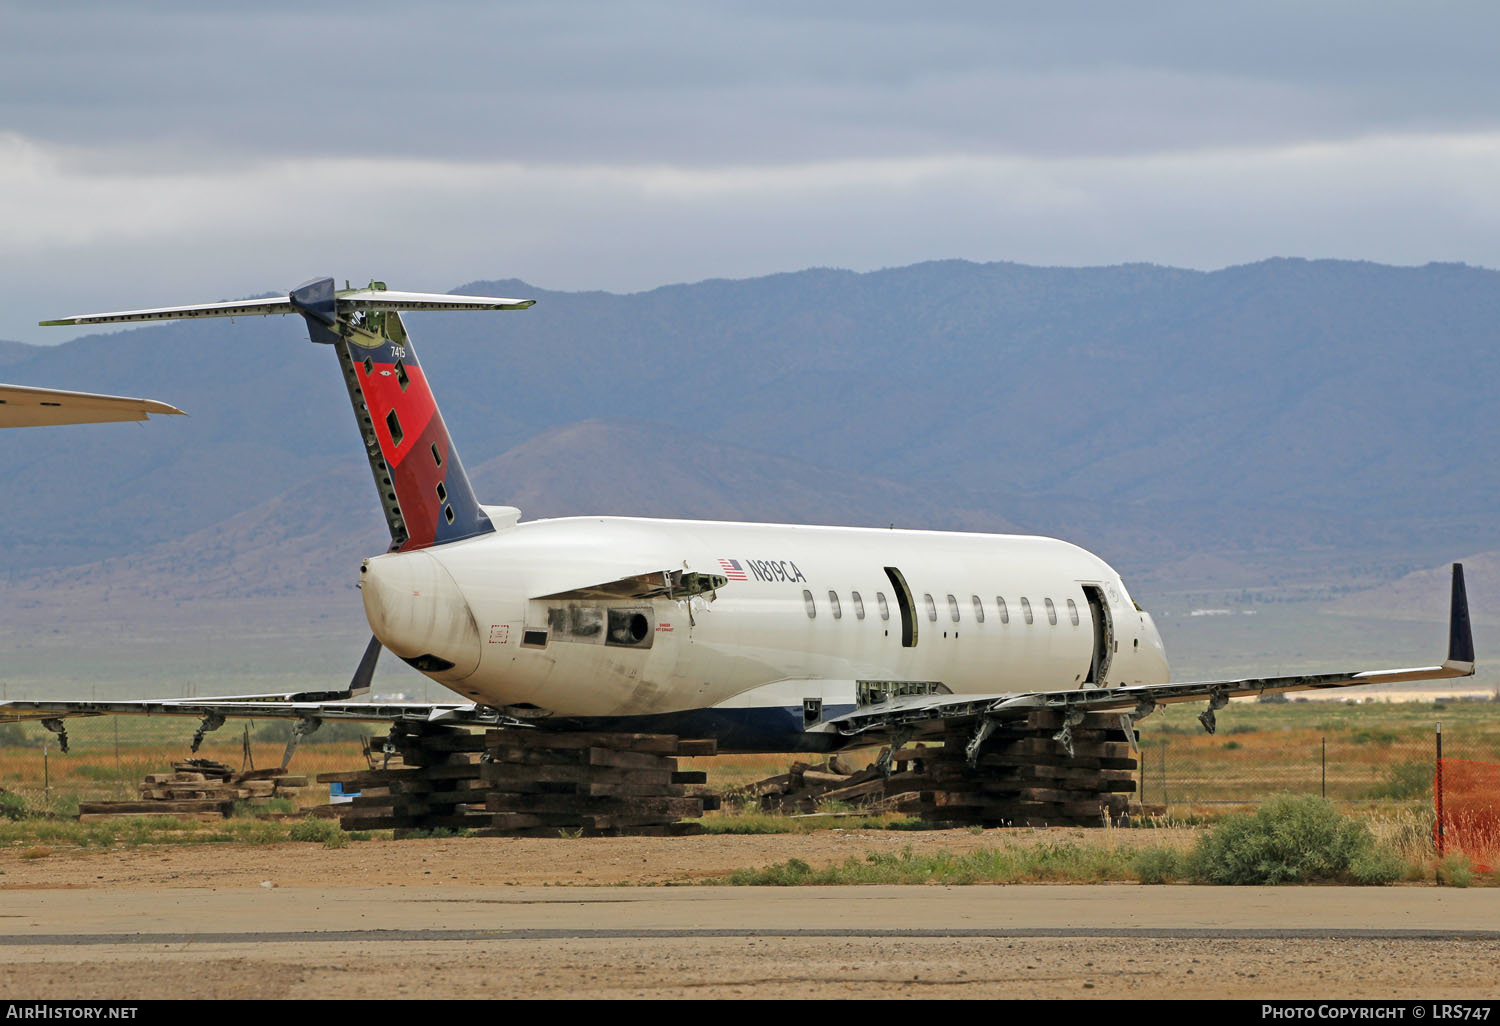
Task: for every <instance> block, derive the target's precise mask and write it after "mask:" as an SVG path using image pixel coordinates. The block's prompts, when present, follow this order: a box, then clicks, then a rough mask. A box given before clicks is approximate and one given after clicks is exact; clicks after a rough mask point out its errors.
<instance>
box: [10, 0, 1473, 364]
mask: <svg viewBox="0 0 1500 1026" xmlns="http://www.w3.org/2000/svg"><path fill="white" fill-rule="evenodd" d="M0 26H3V31H0V272H3V273H0V310H3V314H0V338H11V339H19V340H23V341H29V342H42V341H62V340H65V339H66V338H69V337H72V336H73V334H74V332H72V331H71V330H70V329H57V328H53V329H39V328H37V327H36V326H35V325H36V322H37V321H38V320H40V319H42V318H45V317H56V316H62V315H67V314H74V313H84V312H94V311H97V310H105V309H118V308H122V307H132V306H143V305H165V304H173V303H184V302H195V301H204V300H212V299H220V298H231V297H236V296H242V295H248V294H253V293H259V292H266V291H271V290H285V289H287V288H290V287H292V286H294V285H296V284H297V283H299V282H301V281H303V280H305V279H307V278H311V277H315V276H319V275H323V274H330V275H333V276H334V277H336V278H339V279H343V278H351V279H366V278H369V277H380V278H384V279H386V280H387V281H389V282H390V283H391V284H392V286H393V287H400V288H408V289H414V290H432V291H440V290H446V289H449V288H452V287H454V286H456V285H458V284H460V283H463V282H467V281H472V280H475V279H490V278H509V277H517V278H524V279H526V280H527V281H529V282H532V283H533V284H535V285H537V286H540V287H545V288H552V289H585V288H602V289H608V290H611V291H622V292H624V291H636V290H641V289H648V288H652V287H654V286H657V285H663V284H668V283H673V282H683V281H697V280H701V279H703V278H712V277H747V276H751V275H757V274H765V273H770V272H775V271H787V270H798V269H801V268H805V267H810V266H837V267H848V268H853V269H856V270H869V269H873V268H877V267H887V266H898V265H903V264H909V263H914V262H917V261H920V260H929V259H940V258H949V257H962V258H967V259H970V260H979V261H988V260H1015V261H1019V262H1023V263H1033V264H1064V265H1075V266H1082V265H1099V264H1113V263H1121V262H1126V261H1150V262H1153V263H1162V264H1171V265H1175V266H1181V267H1196V268H1204V269H1209V268H1217V267H1223V266H1227V265H1231V264H1238V263H1247V262H1250V261H1255V260H1260V259H1263V258H1266V257H1271V256H1306V257H1344V258H1355V259H1367V260H1376V261H1381V262H1386V263H1395V264H1422V263H1426V262H1428V261H1432V260H1440V261H1465V262H1468V263H1472V264H1481V265H1484V266H1488V267H1500V71H1497V70H1496V62H1495V57H1494V54H1495V51H1496V45H1497V43H1496V40H1497V39H1500V5H1496V4H1494V3H1492V2H1472V3H1445V2H1442V0H1436V2H1428V3H1424V4H1414V3H1408V2H1402V3H1389V2H1380V0H1359V2H1337V0H1318V2H1315V3H1308V2H1306V0H1299V2H1296V3H1280V2H1274V0H1258V2H1256V3H1242V4H1237V5H1233V6H1232V7H1231V5H1227V4H1217V3H1203V2H1202V0H1194V2H1183V3H1170V2H1157V3H1131V4H1122V3H1119V2H1117V0H1114V2H1098V3H1094V2H1081V0H1080V2H1056V0H1054V2H1037V3H1013V4H996V3H993V2H989V3H973V4H967V3H941V2H926V3H910V2H907V3H885V2H879V0H860V2H858V3H825V4H818V3H809V2H798V3H791V2H788V3H773V2H755V3H751V2H744V3H712V2H705V0H697V2H685V3H618V2H614V3H585V2H580V3H568V2H562V0H548V2H546V3H530V2H517V3H507V4H499V3H487V4H474V5H470V4H462V3H435V2H421V3H418V2H415V0H408V2H404V3H400V4H397V3H385V2H381V0H360V2H359V3H349V4H342V3H324V4H310V3H308V2H307V0H299V2H295V3H292V2H286V3H282V2H264V0H262V2H257V3H255V4H240V3H221V4H217V5H204V4H200V3H188V2H183V3H170V2H159V3H131V4H121V3H118V2H109V3H97V4H94V3H86V2H81V0H70V2H69V3H67V4H63V5H58V4H52V3H30V2H16V0H0Z"/></svg>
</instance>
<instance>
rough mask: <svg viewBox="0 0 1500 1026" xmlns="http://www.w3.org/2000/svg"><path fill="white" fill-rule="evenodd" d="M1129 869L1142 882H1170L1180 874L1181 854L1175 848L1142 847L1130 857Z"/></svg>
mask: <svg viewBox="0 0 1500 1026" xmlns="http://www.w3.org/2000/svg"><path fill="white" fill-rule="evenodd" d="M1130 870H1131V872H1133V873H1134V874H1135V878H1136V879H1137V880H1139V881H1140V882H1141V883H1143V884H1164V883H1171V882H1172V881H1173V880H1175V879H1177V878H1178V877H1179V876H1181V875H1182V855H1181V853H1179V852H1178V851H1177V849H1175V848H1142V849H1141V850H1140V851H1138V852H1136V853H1135V855H1134V856H1132V857H1131V859H1130Z"/></svg>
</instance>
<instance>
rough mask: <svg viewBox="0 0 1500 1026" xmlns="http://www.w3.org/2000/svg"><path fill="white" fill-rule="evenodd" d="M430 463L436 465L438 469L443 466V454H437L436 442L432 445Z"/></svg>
mask: <svg viewBox="0 0 1500 1026" xmlns="http://www.w3.org/2000/svg"><path fill="white" fill-rule="evenodd" d="M432 462H434V463H436V464H437V465H438V466H440V467H441V466H442V465H443V454H442V453H440V452H438V447H437V443H436V442H433V443H432Z"/></svg>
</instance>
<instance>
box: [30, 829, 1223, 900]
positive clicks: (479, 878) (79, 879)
mask: <svg viewBox="0 0 1500 1026" xmlns="http://www.w3.org/2000/svg"><path fill="white" fill-rule="evenodd" d="M1192 836H1193V833H1192V831H1191V830H1114V831H1110V833H1109V840H1110V841H1112V842H1113V843H1117V844H1120V845H1122V846H1125V845H1128V846H1132V847H1134V846H1140V845H1162V844H1181V845H1186V844H1187V843H1188V841H1189V840H1190V839H1191V837H1192ZM1068 840H1076V841H1080V842H1090V843H1098V842H1099V841H1100V840H1101V832H1100V831H1098V830H1082V829H1077V830H1061V829H1053V830H1009V831H995V830H991V831H987V832H985V833H972V832H970V831H968V830H922V831H901V830H818V831H815V832H813V833H808V834H749V835H745V834H715V835H700V836H697V837H580V838H540V839H528V838H477V837H471V838H450V839H439V840H408V841H357V842H354V843H352V844H350V845H349V846H348V847H346V848H332V849H329V848H324V847H322V845H320V844H280V845H264V846H259V847H255V846H250V845H238V844H234V845H231V844H195V845H184V846H169V845H160V846H150V847H140V848H122V849H118V850H112V851H99V850H90V849H69V848H62V847H59V848H57V849H54V850H53V852H52V854H48V855H45V856H44V857H41V858H26V857H24V855H25V850H22V851H20V852H17V851H6V852H3V853H0V890H10V889H17V888H27V887H153V886H181V885H183V884H192V883H200V884H204V885H212V886H216V887H254V886H257V885H259V884H260V883H261V882H262V881H271V882H272V883H274V884H277V885H279V886H296V885H298V884H299V883H332V882H336V881H338V880H339V879H341V878H346V877H348V876H349V875H350V874H351V873H352V874H354V875H355V877H357V879H358V880H359V882H360V883H361V884H379V885H385V886H400V885H403V884H407V885H410V884H444V883H463V884H492V885H506V884H513V885H527V886H540V885H542V884H549V885H552V886H557V885H565V884H664V883H673V882H688V881H696V880H705V879H710V878H713V877H719V876H724V875H725V874H727V873H730V872H732V871H734V870H736V869H745V868H749V867H751V866H765V865H769V864H771V863H775V862H783V861H785V860H786V859H789V858H800V859H802V860H803V861H805V862H807V863H808V864H810V865H812V866H824V865H832V864H835V863H840V862H843V861H844V860H845V859H847V858H850V857H851V856H852V857H855V858H863V857H864V856H865V855H866V854H867V853H869V852H880V853H892V854H899V853H900V852H901V851H902V850H904V849H905V848H907V847H911V848H912V849H913V850H914V851H916V852H919V853H920V852H937V851H950V852H955V853H957V852H964V851H970V850H973V849H975V848H986V847H994V846H996V845H997V844H1002V843H1014V844H1026V843H1040V842H1043V841H1045V842H1047V843H1053V844H1056V843H1062V842H1065V841H1068ZM32 850H34V849H32Z"/></svg>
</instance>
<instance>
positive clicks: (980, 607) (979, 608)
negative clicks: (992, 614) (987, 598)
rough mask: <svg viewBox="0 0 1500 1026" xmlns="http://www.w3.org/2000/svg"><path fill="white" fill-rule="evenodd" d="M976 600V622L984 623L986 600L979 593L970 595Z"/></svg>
mask: <svg viewBox="0 0 1500 1026" xmlns="http://www.w3.org/2000/svg"><path fill="white" fill-rule="evenodd" d="M970 597H971V598H972V599H973V600H974V622H975V623H984V602H983V601H981V600H980V598H979V596H978V595H972V596H970Z"/></svg>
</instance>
